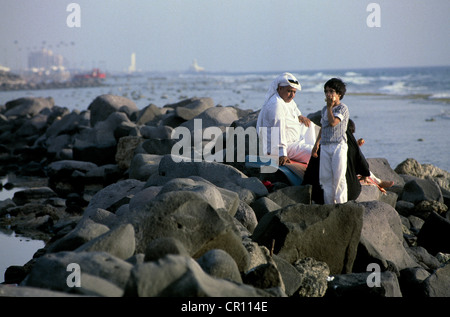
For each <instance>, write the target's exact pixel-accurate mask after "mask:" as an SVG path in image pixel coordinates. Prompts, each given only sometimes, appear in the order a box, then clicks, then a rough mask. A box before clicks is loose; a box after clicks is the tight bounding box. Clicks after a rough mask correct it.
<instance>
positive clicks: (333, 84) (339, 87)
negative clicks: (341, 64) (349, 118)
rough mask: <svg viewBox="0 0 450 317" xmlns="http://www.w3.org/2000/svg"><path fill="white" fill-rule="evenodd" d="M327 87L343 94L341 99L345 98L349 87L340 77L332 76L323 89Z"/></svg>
mask: <svg viewBox="0 0 450 317" xmlns="http://www.w3.org/2000/svg"><path fill="white" fill-rule="evenodd" d="M327 87H328V88H331V89H334V90H336V93H337V94H338V95H340V96H341V100H342V99H344V95H345V92H346V91H347V88H346V85H345V83H344V82H343V81H342V80H341V79H340V78H331V79H330V80H329V81H327V82H326V83H325V85H324V86H323V89H324V90H325V89H326V88H327Z"/></svg>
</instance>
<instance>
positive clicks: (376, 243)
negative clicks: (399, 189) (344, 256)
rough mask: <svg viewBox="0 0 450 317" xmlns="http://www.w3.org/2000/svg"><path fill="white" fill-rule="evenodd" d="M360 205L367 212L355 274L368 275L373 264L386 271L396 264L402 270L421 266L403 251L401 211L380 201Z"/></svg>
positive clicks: (365, 213)
mask: <svg viewBox="0 0 450 317" xmlns="http://www.w3.org/2000/svg"><path fill="white" fill-rule="evenodd" d="M359 204H360V205H361V206H363V207H364V210H365V212H364V216H363V226H362V230H361V241H360V246H359V249H358V255H357V258H356V260H355V271H357V272H362V271H366V269H367V265H368V264H369V263H372V262H376V263H379V264H381V266H382V267H384V268H387V267H388V265H389V262H392V263H393V264H394V265H395V266H396V268H397V269H398V270H402V269H404V268H407V267H414V266H418V264H417V263H416V262H415V261H414V260H413V259H412V258H411V257H410V256H409V254H408V253H407V252H406V250H405V248H404V247H403V231H402V222H401V219H400V216H399V214H398V213H397V211H396V210H395V209H394V208H393V207H392V206H390V205H388V204H386V203H384V202H380V201H371V202H361V203H359ZM388 261H389V262H388Z"/></svg>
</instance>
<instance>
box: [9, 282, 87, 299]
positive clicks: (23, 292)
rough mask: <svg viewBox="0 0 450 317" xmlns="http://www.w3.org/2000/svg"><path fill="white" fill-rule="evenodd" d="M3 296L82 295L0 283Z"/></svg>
mask: <svg viewBox="0 0 450 317" xmlns="http://www.w3.org/2000/svg"><path fill="white" fill-rule="evenodd" d="M0 296H1V297H76V296H80V295H75V294H68V293H64V292H60V291H51V290H47V289H43V288H38V287H25V286H17V287H11V285H1V284H0Z"/></svg>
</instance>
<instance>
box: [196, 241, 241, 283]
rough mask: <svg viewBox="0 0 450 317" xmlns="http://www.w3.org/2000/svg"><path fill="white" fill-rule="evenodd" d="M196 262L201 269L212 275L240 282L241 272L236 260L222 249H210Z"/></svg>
mask: <svg viewBox="0 0 450 317" xmlns="http://www.w3.org/2000/svg"><path fill="white" fill-rule="evenodd" d="M197 263H198V264H199V265H200V266H201V268H202V269H203V271H205V272H206V273H208V274H209V275H211V276H213V277H216V278H222V279H227V280H230V281H234V282H236V283H242V278H241V274H240V272H239V268H238V266H237V264H236V262H235V261H234V259H233V258H232V257H231V256H230V255H229V254H228V253H227V252H225V251H224V250H220V249H213V250H210V251H208V252H206V253H205V254H203V255H202V256H201V257H200V258H198V259H197Z"/></svg>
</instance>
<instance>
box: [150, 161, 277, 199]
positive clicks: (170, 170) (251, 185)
mask: <svg viewBox="0 0 450 317" xmlns="http://www.w3.org/2000/svg"><path fill="white" fill-rule="evenodd" d="M178 159H181V157H178V158H177V157H175V156H172V155H165V156H164V157H163V158H162V159H161V162H160V164H159V175H160V176H163V177H164V178H167V179H171V178H185V177H189V176H200V177H202V178H204V179H206V180H207V181H209V182H211V183H213V184H215V185H216V186H218V187H222V188H225V189H228V190H231V191H235V192H237V193H238V194H239V197H240V198H241V200H244V201H245V202H246V203H251V201H252V200H253V199H255V198H258V197H262V196H265V195H267V194H268V191H267V188H266V187H265V186H264V185H263V184H262V183H261V181H260V180H259V179H257V178H256V177H247V176H246V175H245V174H243V173H242V172H241V171H239V170H238V169H236V168H234V167H232V166H229V165H226V164H222V163H216V162H206V161H202V162H183V161H179V160H178ZM149 181H150V182H151V180H149ZM151 184H152V183H150V184H149V183H148V184H147V185H151ZM159 185H160V184H159ZM249 193H250V194H251V197H250V198H249V197H248V194H249ZM248 200H250V201H248Z"/></svg>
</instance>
